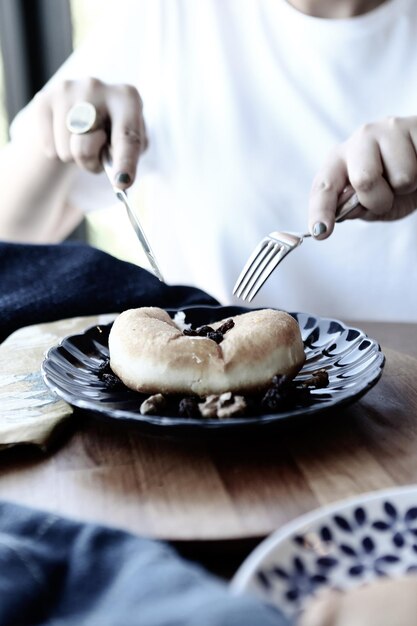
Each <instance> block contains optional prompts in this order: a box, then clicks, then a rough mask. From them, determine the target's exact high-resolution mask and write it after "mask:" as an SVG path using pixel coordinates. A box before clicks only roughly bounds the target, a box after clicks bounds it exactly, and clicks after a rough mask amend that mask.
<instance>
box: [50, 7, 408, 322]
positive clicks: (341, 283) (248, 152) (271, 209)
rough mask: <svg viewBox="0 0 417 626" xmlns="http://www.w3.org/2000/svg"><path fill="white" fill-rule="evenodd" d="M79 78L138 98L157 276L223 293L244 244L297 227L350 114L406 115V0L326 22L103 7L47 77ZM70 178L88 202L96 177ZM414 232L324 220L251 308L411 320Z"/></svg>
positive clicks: (256, 10)
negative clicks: (331, 225)
mask: <svg viewBox="0 0 417 626" xmlns="http://www.w3.org/2000/svg"><path fill="white" fill-rule="evenodd" d="M88 75H92V76H96V77H98V78H101V79H102V80H104V81H107V82H129V83H132V84H135V85H136V86H137V88H138V89H139V91H140V93H141V95H142V98H143V101H144V113H145V119H146V124H147V128H148V133H149V137H150V147H149V150H148V152H147V153H146V154H145V155H144V156H143V157H142V160H141V163H140V165H139V170H138V182H137V184H138V185H141V181H142V182H143V184H145V181H146V180H147V179H149V181H152V193H151V194H150V196H148V197H151V206H150V212H151V216H152V218H151V221H150V223H148V224H147V229H148V233H147V234H148V237H149V240H150V242H151V245H152V247H153V249H154V252H155V254H156V256H157V258H158V261H159V264H160V266H161V269H162V272H163V274H164V276H165V277H166V280H167V282H169V283H177V284H178V283H180V284H191V285H197V286H199V287H201V288H203V289H205V290H206V291H208V292H209V293H211V294H212V295H214V296H216V297H217V298H218V299H219V300H220V301H221V302H222V303H230V302H237V300H236V299H234V298H233V296H232V288H233V285H234V282H235V280H236V278H237V276H238V274H239V272H240V270H241V268H242V266H243V264H244V262H245V261H246V259H247V257H248V255H249V253H250V252H251V251H252V249H253V248H254V246H255V245H256V244H257V243H258V241H259V240H260V239H261V238H262V237H264V236H265V235H266V234H267V233H269V232H271V231H274V230H290V231H298V232H305V230H306V229H307V203H308V195H309V190H310V187H311V182H312V179H313V177H314V175H315V174H316V172H317V170H318V169H319V167H320V166H321V165H322V163H323V161H324V159H325V157H326V156H327V155H328V153H329V151H330V149H331V148H332V147H333V146H334V145H336V144H338V143H340V142H342V141H344V140H345V139H347V138H348V137H349V135H351V133H352V132H353V131H354V130H356V129H357V128H358V126H360V125H361V124H363V123H365V122H370V121H376V120H378V119H380V118H382V117H385V116H388V115H396V116H410V115H416V114H417V2H416V0H388V1H386V2H385V3H384V4H382V5H381V6H380V7H378V8H377V9H375V10H373V11H371V12H369V13H367V14H365V15H362V16H358V17H354V18H351V19H337V20H335V19H320V18H314V17H311V16H307V15H305V14H303V13H301V12H299V11H297V10H296V9H294V8H293V7H292V6H291V5H290V4H288V3H287V2H286V0H132V1H129V0H118V1H117V2H116V3H115V8H114V9H113V12H112V13H111V14H110V16H108V17H107V19H106V22H105V24H101V25H100V28H99V29H97V32H96V33H95V34H94V35H93V36H92V37H91V40H90V41H88V42H87V43H86V44H85V45H84V46H82V47H81V48H80V49H78V50H77V51H76V52H75V53H74V54H73V55H72V57H70V59H69V60H68V62H67V63H66V64H65V65H64V66H63V68H62V69H61V70H60V72H59V74H58V76H59V77H61V78H62V77H63V76H66V77H70V78H76V77H81V76H88ZM79 182H80V187H79V189H78V190H77V189H76V188H75V189H74V192H76V198H77V202H81V201H82V198H89V199H90V201H91V199H93V201H95V202H96V206H100V203H101V202H102V200H101V196H99V195H98V189H99V187H101V189H103V190H104V192H105V193H106V190H108V182H107V181H106V180H105V179H103V177H102V176H93V175H89V174H81V175H80V181H79ZM148 184H150V182H148ZM85 185H87V187H85ZM86 189H88V193H87V192H86ZM107 198H110V195H108V196H107ZM111 201H112V200H111ZM86 208H88V207H87V206H86ZM416 237H417V212H416V213H414V214H413V215H411V216H409V217H407V218H405V219H403V220H400V221H398V222H390V223H367V222H364V221H361V220H354V221H352V222H345V223H343V224H339V225H336V228H335V232H334V234H333V235H332V236H331V237H330V238H329V239H328V240H326V241H324V242H316V241H314V240H311V239H308V240H306V241H305V242H304V243H303V245H302V246H301V247H300V248H299V249H298V250H296V251H295V252H293V253H292V254H291V255H290V256H289V257H288V258H287V259H285V260H284V261H283V263H282V264H281V265H280V266H279V268H278V269H277V270H276V271H275V272H274V274H273V275H272V276H271V278H270V279H269V281H268V282H267V283H266V285H265V286H264V287H263V288H262V290H261V291H260V292H259V294H258V296H257V297H256V298H255V300H253V302H252V305H253V306H274V307H280V308H283V309H287V310H291V311H306V312H310V313H313V314H318V315H323V316H331V317H337V318H339V319H375V320H403V321H417V239H416Z"/></svg>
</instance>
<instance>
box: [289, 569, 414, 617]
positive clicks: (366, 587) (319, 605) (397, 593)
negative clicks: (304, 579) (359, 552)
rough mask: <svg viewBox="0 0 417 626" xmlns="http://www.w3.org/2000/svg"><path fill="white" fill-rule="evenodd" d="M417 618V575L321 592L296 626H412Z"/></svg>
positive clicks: (312, 600)
mask: <svg viewBox="0 0 417 626" xmlns="http://www.w3.org/2000/svg"><path fill="white" fill-rule="evenodd" d="M416 615H417V575H415V574H410V575H408V576H401V577H399V578H396V579H394V578H382V579H378V580H376V581H373V582H370V583H367V584H363V585H360V586H358V587H355V588H353V589H350V590H346V591H338V590H334V589H322V590H321V591H320V592H318V593H317V595H316V596H313V597H312V598H311V599H310V600H309V601H308V602H307V604H306V606H305V609H304V611H303V613H302V614H301V616H300V619H299V621H298V622H297V626H346V625H347V624H349V625H350V624H352V625H353V624H354V625H355V626H371V625H372V626H411V624H415V623H416Z"/></svg>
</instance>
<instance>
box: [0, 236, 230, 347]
mask: <svg viewBox="0 0 417 626" xmlns="http://www.w3.org/2000/svg"><path fill="white" fill-rule="evenodd" d="M198 304H201V305H215V304H218V302H217V301H216V300H215V299H214V298H212V297H211V296H209V295H208V294H206V293H205V292H204V291H201V290H199V289H195V288H193V287H185V286H169V285H166V284H163V283H161V282H160V281H159V280H158V279H157V278H155V276H154V275H153V274H151V273H150V272H148V271H146V270H144V269H142V268H140V267H138V266H136V265H133V264H132V263H126V262H125V261H120V260H119V259H116V258H114V257H112V256H110V255H109V254H106V253H105V252H102V251H101V250H97V249H96V248H92V247H91V246H88V245H85V244H80V243H64V244H58V245H30V244H29V245H28V244H14V243H4V242H0V341H3V340H4V339H5V338H6V337H7V335H9V334H10V333H12V332H13V331H14V330H17V329H18V328H20V327H22V326H27V325H29V324H37V323H41V322H51V321H54V320H58V319H62V318H66V317H75V316H78V315H94V314H98V313H113V312H117V311H122V310H123V309H128V308H131V307H138V306H161V307H165V308H169V307H173V308H175V307H184V306H191V305H198Z"/></svg>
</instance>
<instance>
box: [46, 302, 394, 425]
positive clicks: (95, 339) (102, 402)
mask: <svg viewBox="0 0 417 626" xmlns="http://www.w3.org/2000/svg"><path fill="white" fill-rule="evenodd" d="M180 310H181V311H184V313H185V315H186V317H185V321H186V322H187V323H191V324H192V325H193V326H201V325H203V324H211V323H212V322H215V321H218V320H221V319H225V318H228V317H231V316H233V315H237V314H239V313H245V312H247V311H249V310H251V309H248V308H245V307H238V306H229V307H221V306H220V307H208V306H204V307H188V308H184V309H180ZM177 311H178V309H168V313H169V314H170V315H171V316H172V317H174V315H175V314H176V313H177ZM291 315H292V316H293V317H294V318H295V319H296V320H297V322H298V323H299V325H300V329H301V334H302V337H303V341H304V347H305V353H306V362H305V364H304V367H303V368H302V370H301V372H300V373H299V374H298V376H297V377H296V379H295V380H296V381H297V380H300V381H302V380H303V379H305V378H307V377H308V376H309V375H311V372H313V371H314V370H316V369H318V368H325V369H326V370H327V372H328V375H329V385H328V387H326V388H324V389H313V390H312V391H311V395H310V398H309V399H308V401H307V402H303V404H302V405H299V406H297V405H295V406H294V407H292V408H291V409H289V410H284V411H281V412H278V413H265V412H262V414H260V413H257V414H254V413H253V414H252V415H245V416H243V417H242V416H240V417H231V418H227V419H222V420H219V419H206V418H186V417H178V416H175V415H141V414H140V412H139V407H140V405H141V403H142V402H143V400H144V399H145V398H146V397H147V396H146V395H144V394H140V393H137V392H134V391H131V390H129V389H127V388H126V387H121V388H117V389H116V388H115V389H109V388H108V387H107V386H106V384H105V383H104V382H103V380H102V379H101V377H100V366H101V365H102V364H103V361H104V360H105V359H107V358H108V356H109V351H108V336H109V332H110V328H111V324H107V325H103V326H93V327H91V328H88V329H87V330H86V331H85V332H84V333H82V334H79V335H71V336H69V337H66V338H65V339H63V340H62V341H61V343H60V344H59V345H57V346H55V347H53V348H51V349H50V350H49V351H48V353H47V355H46V357H45V360H44V362H43V363H42V375H43V377H44V380H45V382H46V384H47V385H48V386H49V387H50V389H51V390H52V391H54V392H55V393H56V394H57V395H58V396H60V397H61V398H63V399H64V400H65V401H66V402H68V403H69V404H71V405H73V406H75V407H78V408H81V409H84V410H87V411H92V412H94V413H96V414H98V415H101V416H103V417H108V418H112V419H117V420H123V421H134V422H137V423H138V424H141V425H143V426H146V427H148V428H149V427H152V430H155V428H154V427H163V428H164V429H165V430H167V429H175V428H179V429H181V428H184V427H186V429H187V430H189V429H191V430H197V431H198V430H201V429H205V430H207V429H210V430H221V431H223V432H224V430H225V429H226V430H227V429H235V428H245V427H250V426H254V425H256V426H262V425H265V424H271V423H274V422H277V421H281V420H285V419H288V418H292V417H295V416H298V415H310V414H315V413H322V412H323V411H325V410H327V409H330V408H334V407H336V406H343V405H346V404H349V403H351V402H353V401H354V400H357V399H358V398H360V397H361V396H362V395H363V394H365V393H366V392H367V391H369V389H371V387H372V386H373V385H375V383H376V382H377V381H378V379H379V378H380V376H381V374H382V369H383V367H384V362H385V357H384V355H383V353H382V352H381V349H380V347H379V345H378V343H377V342H376V341H375V340H374V339H371V338H370V337H368V336H367V335H366V334H365V333H364V332H363V331H361V330H360V329H358V328H350V327H347V326H346V325H345V324H343V323H342V322H339V321H337V320H333V319H327V318H321V317H317V316H314V315H310V314H308V313H291Z"/></svg>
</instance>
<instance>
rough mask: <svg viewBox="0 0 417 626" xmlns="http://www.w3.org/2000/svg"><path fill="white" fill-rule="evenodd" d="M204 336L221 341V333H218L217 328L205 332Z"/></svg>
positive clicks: (217, 341)
mask: <svg viewBox="0 0 417 626" xmlns="http://www.w3.org/2000/svg"><path fill="white" fill-rule="evenodd" d="M206 337H207V339H211V340H212V341H215V342H216V343H221V342H222V341H223V335H222V333H219V331H218V330H213V331H212V332H211V333H207V335H206Z"/></svg>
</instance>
